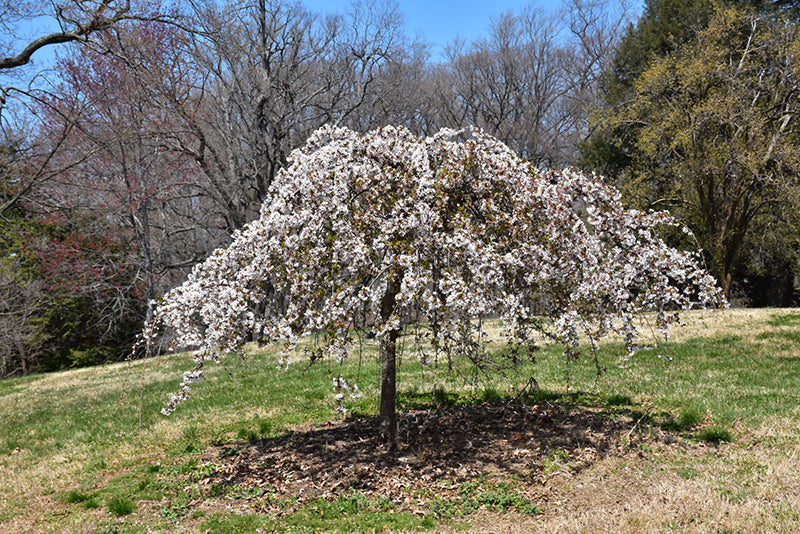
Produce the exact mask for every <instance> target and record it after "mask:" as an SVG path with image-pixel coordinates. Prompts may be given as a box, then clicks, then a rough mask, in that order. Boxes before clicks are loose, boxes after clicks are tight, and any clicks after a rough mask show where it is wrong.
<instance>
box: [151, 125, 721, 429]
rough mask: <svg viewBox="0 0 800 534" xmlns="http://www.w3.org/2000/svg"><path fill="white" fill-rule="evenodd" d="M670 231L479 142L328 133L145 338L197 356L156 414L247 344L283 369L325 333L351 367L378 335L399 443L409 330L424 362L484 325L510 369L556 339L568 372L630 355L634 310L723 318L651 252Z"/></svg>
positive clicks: (463, 342)
mask: <svg viewBox="0 0 800 534" xmlns="http://www.w3.org/2000/svg"><path fill="white" fill-rule="evenodd" d="M664 225H668V226H677V223H676V222H675V221H674V220H673V219H672V218H671V217H670V216H669V215H667V214H666V213H658V212H647V213H645V212H641V211H636V210H629V209H625V208H624V207H623V206H622V204H621V203H620V197H619V194H618V193H617V191H616V190H615V189H613V188H611V187H609V186H607V185H605V184H604V183H603V182H602V181H601V180H600V179H598V178H596V177H594V176H587V175H584V174H582V173H580V172H577V171H575V170H563V171H542V170H539V169H537V168H535V167H533V166H532V165H530V164H529V163H526V162H525V161H523V160H522V159H520V158H519V157H517V156H516V155H515V154H514V153H513V152H512V151H511V150H510V149H509V148H507V147H506V146H505V145H503V144H502V143H500V142H499V141H497V140H496V139H494V138H492V137H490V136H488V135H486V134H484V133H483V132H481V131H478V130H474V129H466V130H459V131H453V130H442V131H441V132H439V133H438V134H436V135H435V136H433V137H429V138H418V137H415V136H414V135H413V134H412V133H410V132H409V131H408V130H406V129H403V128H396V127H385V128H382V129H379V130H375V131H372V132H369V133H367V134H363V135H360V134H358V133H355V132H353V131H350V130H348V129H345V128H336V127H331V126H325V127H323V128H321V129H319V130H318V131H317V132H315V133H314V134H313V135H312V136H311V137H310V138H309V139H308V141H307V142H306V144H305V146H303V147H302V148H299V149H297V150H295V151H294V152H293V153H292V155H291V158H290V161H289V164H288V165H287V166H286V167H285V168H284V169H283V170H281V171H280V172H279V173H278V175H277V177H276V179H275V181H274V183H273V184H272V186H271V190H270V194H269V197H268V199H267V200H266V202H265V203H264V204H263V206H262V209H261V214H260V218H259V219H257V220H255V221H253V222H252V223H250V224H248V225H247V226H246V227H244V228H243V229H242V230H240V231H238V232H237V233H235V234H234V235H233V238H232V242H231V244H230V245H229V246H228V247H227V248H223V249H219V250H217V251H215V252H214V253H213V254H212V255H211V256H210V257H209V258H208V259H207V260H206V261H205V262H203V263H201V264H199V265H197V266H196V267H195V269H194V271H193V272H192V274H191V275H190V277H189V279H188V280H187V281H186V282H185V283H184V284H183V285H182V286H180V287H177V288H176V289H174V290H172V291H171V292H170V293H168V294H167V295H166V296H165V297H164V299H163V300H162V302H161V303H160V304H159V306H158V308H157V310H156V315H155V319H154V321H153V322H152V323H150V324H149V325H147V327H146V329H145V337H146V338H147V339H149V340H153V339H154V337H155V336H156V332H157V331H158V330H159V329H160V328H161V327H170V328H171V329H172V330H173V331H174V343H175V344H176V345H178V346H182V347H193V348H195V349H196V350H195V352H193V357H194V360H195V362H196V365H195V367H194V369H192V370H191V371H187V372H186V373H184V379H183V382H182V383H181V386H180V389H179V391H178V392H177V393H176V394H174V395H173V397H172V399H171V400H170V402H169V404H168V405H167V406H166V407H165V409H164V413H167V414H168V413H170V412H172V411H173V410H174V409H175V408H176V407H177V405H178V404H179V403H180V402H181V401H182V400H184V399H186V398H187V397H188V395H189V387H190V385H191V384H192V383H194V382H196V381H198V380H200V379H201V378H202V374H203V367H204V365H205V363H206V362H207V361H208V360H209V359H211V360H215V361H216V360H219V358H220V357H224V356H226V355H231V354H241V353H242V351H243V348H244V345H245V343H246V342H247V341H249V340H251V339H252V338H253V336H254V335H256V336H258V337H259V338H260V339H261V340H263V341H265V342H272V341H283V342H284V343H285V346H286V347H288V348H287V350H286V351H285V352H284V353H283V356H282V358H288V356H289V353H290V352H291V351H292V350H293V347H294V345H295V344H296V343H297V342H298V341H299V340H300V338H302V337H304V336H308V335H315V334H316V335H319V338H320V339H321V340H322V344H321V347H322V350H324V351H325V352H326V353H327V354H328V355H330V356H332V357H335V358H337V359H338V360H340V361H341V362H344V361H345V360H346V359H347V358H348V355H351V354H352V351H353V346H354V343H353V341H352V338H353V336H352V334H353V332H354V331H363V330H369V331H371V332H373V333H374V335H375V338H376V340H377V343H378V345H379V354H380V365H381V389H380V392H381V393H380V395H381V397H380V416H381V419H382V424H383V431H384V437H385V438H386V439H387V440H388V442H389V443H390V444H394V442H395V441H396V432H397V430H396V428H397V418H396V412H395V397H396V371H395V365H396V347H397V342H398V337H399V336H400V334H401V331H402V328H403V327H404V326H406V325H408V324H409V323H411V322H412V321H413V322H415V323H416V324H417V325H426V326H425V328H427V329H428V333H427V335H428V337H429V338H430V340H431V344H432V346H439V344H441V343H449V344H450V346H452V347H456V352H457V351H458V349H459V347H460V348H462V349H463V350H467V347H468V346H470V344H471V343H473V342H474V339H475V336H476V335H477V334H478V333H477V332H476V331H475V329H476V328H477V327H476V325H477V324H478V323H479V322H478V321H475V319H476V318H482V317H498V318H500V319H501V320H502V325H503V329H504V333H505V335H506V336H507V338H508V343H509V346H510V347H511V348H512V350H511V351H509V352H510V353H512V354H513V355H514V357H518V356H519V354H528V353H530V352H531V351H532V350H533V349H534V348H535V346H536V344H537V343H540V342H541V341H542V340H550V341H557V342H559V343H561V344H562V345H563V346H564V347H565V353H566V355H567V356H568V357H570V358H574V357H577V355H578V347H579V339H580V338H581V337H583V338H585V339H588V340H589V341H590V347H591V348H590V350H592V349H593V348H596V343H597V340H599V339H601V338H603V337H604V336H607V335H608V334H610V333H616V334H619V335H621V336H622V338H623V339H624V340H625V342H626V344H627V346H628V348H629V350H633V349H634V348H635V339H636V337H637V333H638V332H637V329H636V326H635V324H634V318H635V316H636V315H637V314H639V313H641V312H644V311H654V312H655V314H656V320H657V323H658V325H659V327H660V328H662V329H666V328H667V327H668V326H669V324H670V323H671V322H672V321H674V320H675V318H676V316H675V313H673V312H674V311H675V310H678V309H686V308H690V307H693V306H717V305H719V304H721V302H722V297H721V295H720V292H719V290H718V289H717V287H716V286H715V284H714V281H713V278H712V277H711V276H709V275H708V273H707V272H706V271H705V270H704V269H702V268H701V266H700V265H699V260H698V257H697V256H696V255H695V254H692V253H687V252H682V251H678V250H675V249H673V248H670V247H669V246H667V245H666V244H665V243H664V241H662V240H661V239H660V238H659V237H658V234H657V230H658V227H661V226H664ZM685 231H687V232H688V230H685ZM314 354H315V355H316V356H315V357H319V353H314ZM623 357H624V356H623ZM287 361H288V360H287ZM284 363H285V362H284ZM334 385H335V387H336V390H337V391H336V399H337V400H341V399H342V398H343V397H344V396H345V394H346V392H347V391H350V392H351V393H352V392H353V389H354V388H355V386H354V385H352V384H348V382H347V381H346V380H345V379H344V378H343V377H342V376H341V375H340V376H339V377H337V378H336V379H335V380H334ZM351 388H353V389H351Z"/></svg>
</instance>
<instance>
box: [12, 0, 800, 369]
mask: <svg viewBox="0 0 800 534" xmlns="http://www.w3.org/2000/svg"><path fill="white" fill-rule="evenodd" d="M798 8H800V6H797V5H795V2H791V1H774V2H770V1H767V0H761V1H746V0H739V1H728V2H725V1H721V0H719V1H711V0H691V1H686V0H649V1H647V2H646V3H645V5H644V9H643V12H642V13H641V15H640V16H639V17H638V18H635V19H634V18H633V17H632V14H631V12H630V11H628V10H626V9H625V8H624V7H620V4H619V3H618V2H610V1H609V2H605V1H598V0H564V2H563V5H562V7H561V9H560V10H559V11H557V12H550V11H545V10H543V9H539V8H537V7H536V5H535V4H531V5H530V6H529V7H528V8H526V9H524V10H522V11H520V12H512V13H505V14H502V15H499V16H498V17H497V18H496V19H494V20H492V21H491V22H490V23H489V25H488V27H487V31H486V33H485V36H484V37H482V38H480V39H478V40H476V41H474V42H454V43H451V44H450V46H448V47H447V49H446V52H445V54H444V57H443V58H438V57H437V58H435V59H434V56H433V55H432V53H431V47H430V45H428V44H426V43H424V42H421V41H420V40H411V39H410V38H409V37H408V36H407V31H406V28H405V26H404V22H403V15H402V13H401V12H400V10H399V8H398V7H397V6H396V5H395V4H392V3H389V2H372V3H368V2H361V3H354V4H353V6H352V8H351V9H350V10H349V12H347V13H342V14H340V15H322V14H318V13H315V12H312V11H309V10H307V9H306V8H304V7H303V5H302V3H290V2H279V1H272V0H255V1H252V2H245V3H237V2H229V3H225V2H219V3H214V2H204V1H197V2H184V3H179V4H175V5H167V4H158V3H156V2H132V3H131V2H124V1H117V0H103V1H92V2H83V1H80V2H79V1H74V2H63V3H53V4H43V3H42V4H40V3H38V2H22V3H20V2H17V1H11V0H0V74H2V75H3V77H2V78H0V377H3V376H11V375H15V374H26V373H30V372H34V371H42V370H54V369H61V368H66V367H73V366H83V365H91V364H96V363H101V362H104V361H108V360H117V359H120V358H123V357H125V356H126V355H127V354H128V353H129V352H130V347H131V345H132V343H133V341H134V339H135V337H136V335H137V333H138V332H139V331H140V330H141V327H142V324H143V322H144V320H145V319H146V318H148V317H150V316H151V314H152V308H151V301H153V299H157V298H159V297H160V296H161V295H163V294H164V293H165V292H166V291H168V290H169V289H171V288H172V287H175V286H176V285H177V284H179V283H180V282H182V281H183V280H184V278H185V276H186V274H187V273H188V271H189V270H190V269H191V267H192V266H193V265H194V264H196V263H197V262H199V261H201V260H202V259H203V258H205V257H206V256H207V255H208V254H209V253H210V252H211V251H212V250H214V249H215V248H217V247H220V246H223V245H226V244H228V243H229V240H230V236H231V234H232V233H233V232H234V231H236V230H237V229H240V228H242V226H244V225H245V224H246V223H247V222H249V221H251V220H253V219H254V218H256V217H257V216H258V212H259V208H260V207H261V204H262V202H263V200H264V198H265V197H266V194H267V191H268V188H269V187H270V184H271V183H272V180H273V178H274V177H275V175H276V173H277V171H278V170H279V169H281V168H282V167H283V166H284V165H285V164H286V160H287V157H288V155H289V153H290V152H291V151H292V150H293V149H294V148H296V147H298V146H300V145H301V144H302V143H303V142H304V141H305V139H306V138H307V137H308V135H309V134H310V133H311V132H313V131H314V130H316V129H317V128H319V127H320V126H321V125H323V124H337V125H341V126H347V127H349V128H351V129H354V130H356V131H360V132H364V131H368V130H371V129H374V128H377V127H380V126H383V125H386V124H397V125H403V126H406V127H408V128H409V129H411V130H412V131H413V132H415V133H416V134H420V135H427V134H432V133H434V132H436V131H438V130H439V129H440V128H442V127H461V126H467V125H476V126H478V127H480V128H483V129H485V130H486V131H487V132H488V133H490V134H491V135H494V136H496V137H497V138H499V139H500V140H501V141H503V142H504V143H506V144H507V145H508V146H509V147H511V148H512V149H513V150H515V151H516V152H517V153H518V154H519V155H521V156H522V157H524V158H526V159H527V160H529V161H530V162H532V163H533V164H535V165H538V166H541V167H546V168H561V167H566V166H579V167H582V168H584V169H587V170H594V171H596V172H598V173H599V174H602V175H604V176H605V177H606V178H607V180H608V181H609V182H610V183H611V184H613V185H615V186H616V187H618V188H619V189H620V190H621V191H623V194H624V198H625V201H626V202H627V203H628V205H630V206H631V207H636V208H644V209H648V208H652V209H667V210H669V211H670V212H672V213H673V214H674V215H675V216H677V217H678V218H679V219H680V220H682V221H684V222H685V223H686V224H687V225H688V226H689V227H690V228H692V230H693V231H694V233H695V235H696V236H697V240H698V242H697V243H694V242H682V241H681V240H682V239H686V237H685V235H683V234H681V235H680V236H678V235H676V236H667V237H669V238H670V239H671V240H672V242H673V244H675V245H678V246H682V247H685V248H701V249H702V250H703V254H704V259H705V261H706V263H707V265H708V267H709V269H710V270H711V271H712V273H713V274H714V275H715V276H716V278H717V280H718V281H719V283H720V285H721V287H723V289H724V290H725V292H726V293H727V294H728V296H729V298H730V299H731V300H732V301H733V302H734V303H737V304H742V305H750V306H791V305H798V304H800V253H799V252H798V250H800V243H799V242H800V183H799V180H798V172H800V136H799V134H800V132H798V126H797V113H798V109H799V108H800V87H799V86H798V84H799V83H800V35H799V34H798V17H799V16H800V12H799V11H798ZM48 9H52V12H49V13H48V12H47V10H48ZM43 12H45V14H48V15H49V16H51V17H55V18H56V19H57V20H58V21H59V26H60V28H61V30H60V31H58V32H56V33H53V34H49V35H45V34H43V35H41V36H40V37H39V38H37V39H35V40H31V41H30V42H24V43H20V42H19V40H18V39H14V38H12V36H14V35H18V30H19V27H20V25H22V24H25V23H26V22H29V21H31V20H35V19H36V17H37V16H39V15H41V14H42V13H43ZM56 43H69V44H68V46H65V47H60V48H59V53H58V56H57V60H56V62H55V65H54V66H53V68H52V69H47V70H45V71H42V70H37V69H36V68H35V67H34V66H33V65H32V64H31V62H30V60H31V58H32V57H34V55H35V54H36V53H37V51H38V50H39V49H40V48H42V47H47V46H49V45H52V44H56ZM38 53H41V52H38Z"/></svg>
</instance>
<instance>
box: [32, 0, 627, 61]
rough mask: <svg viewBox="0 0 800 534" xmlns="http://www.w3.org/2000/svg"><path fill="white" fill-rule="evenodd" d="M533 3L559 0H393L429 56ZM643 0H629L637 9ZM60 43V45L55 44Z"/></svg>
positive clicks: (335, 6) (346, 0)
mask: <svg viewBox="0 0 800 534" xmlns="http://www.w3.org/2000/svg"><path fill="white" fill-rule="evenodd" d="M379 1H380V0H379ZM301 2H302V3H303V5H305V6H306V7H307V8H308V9H309V10H311V11H316V12H320V13H344V12H347V11H348V9H349V8H350V4H351V0H301ZM531 3H533V4H534V5H536V6H537V7H541V8H543V9H545V10H547V11H556V10H558V8H559V7H560V5H561V0H533V2H531V0H491V1H486V0H397V5H398V7H399V9H400V12H401V13H402V14H403V15H404V17H405V27H406V31H407V32H408V34H409V36H410V37H412V38H413V37H414V36H419V37H420V38H421V39H422V40H423V41H425V42H428V43H430V44H431V45H432V49H431V53H432V59H434V60H437V59H441V58H442V52H443V50H444V47H445V46H446V45H448V44H450V43H452V42H453V40H454V39H455V38H456V37H460V38H462V39H464V40H465V41H467V42H471V41H473V40H475V39H477V38H479V37H481V36H482V35H485V34H486V32H487V29H488V27H489V24H490V22H491V20H492V19H493V18H496V17H498V16H499V15H501V14H502V13H505V12H507V11H514V12H519V11H521V10H522V9H523V8H524V7H525V6H527V5H529V4H531ZM642 3H643V0H633V5H634V6H635V7H636V8H638V9H639V10H640V9H641V5H642ZM26 26H27V27H26V28H24V29H23V32H24V33H25V34H27V35H25V36H23V35H20V36H19V37H33V36H38V35H41V34H42V33H44V32H46V31H52V30H53V23H52V21H46V20H42V19H40V20H39V21H36V22H34V23H33V24H28V25H26ZM59 46H63V45H59ZM55 48H56V47H48V48H47V49H44V50H40V51H39V52H37V54H36V55H34V58H33V59H34V62H35V63H37V64H38V65H40V66H41V65H47V64H48V63H49V62H51V61H52V58H53V52H54V50H55Z"/></svg>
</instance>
